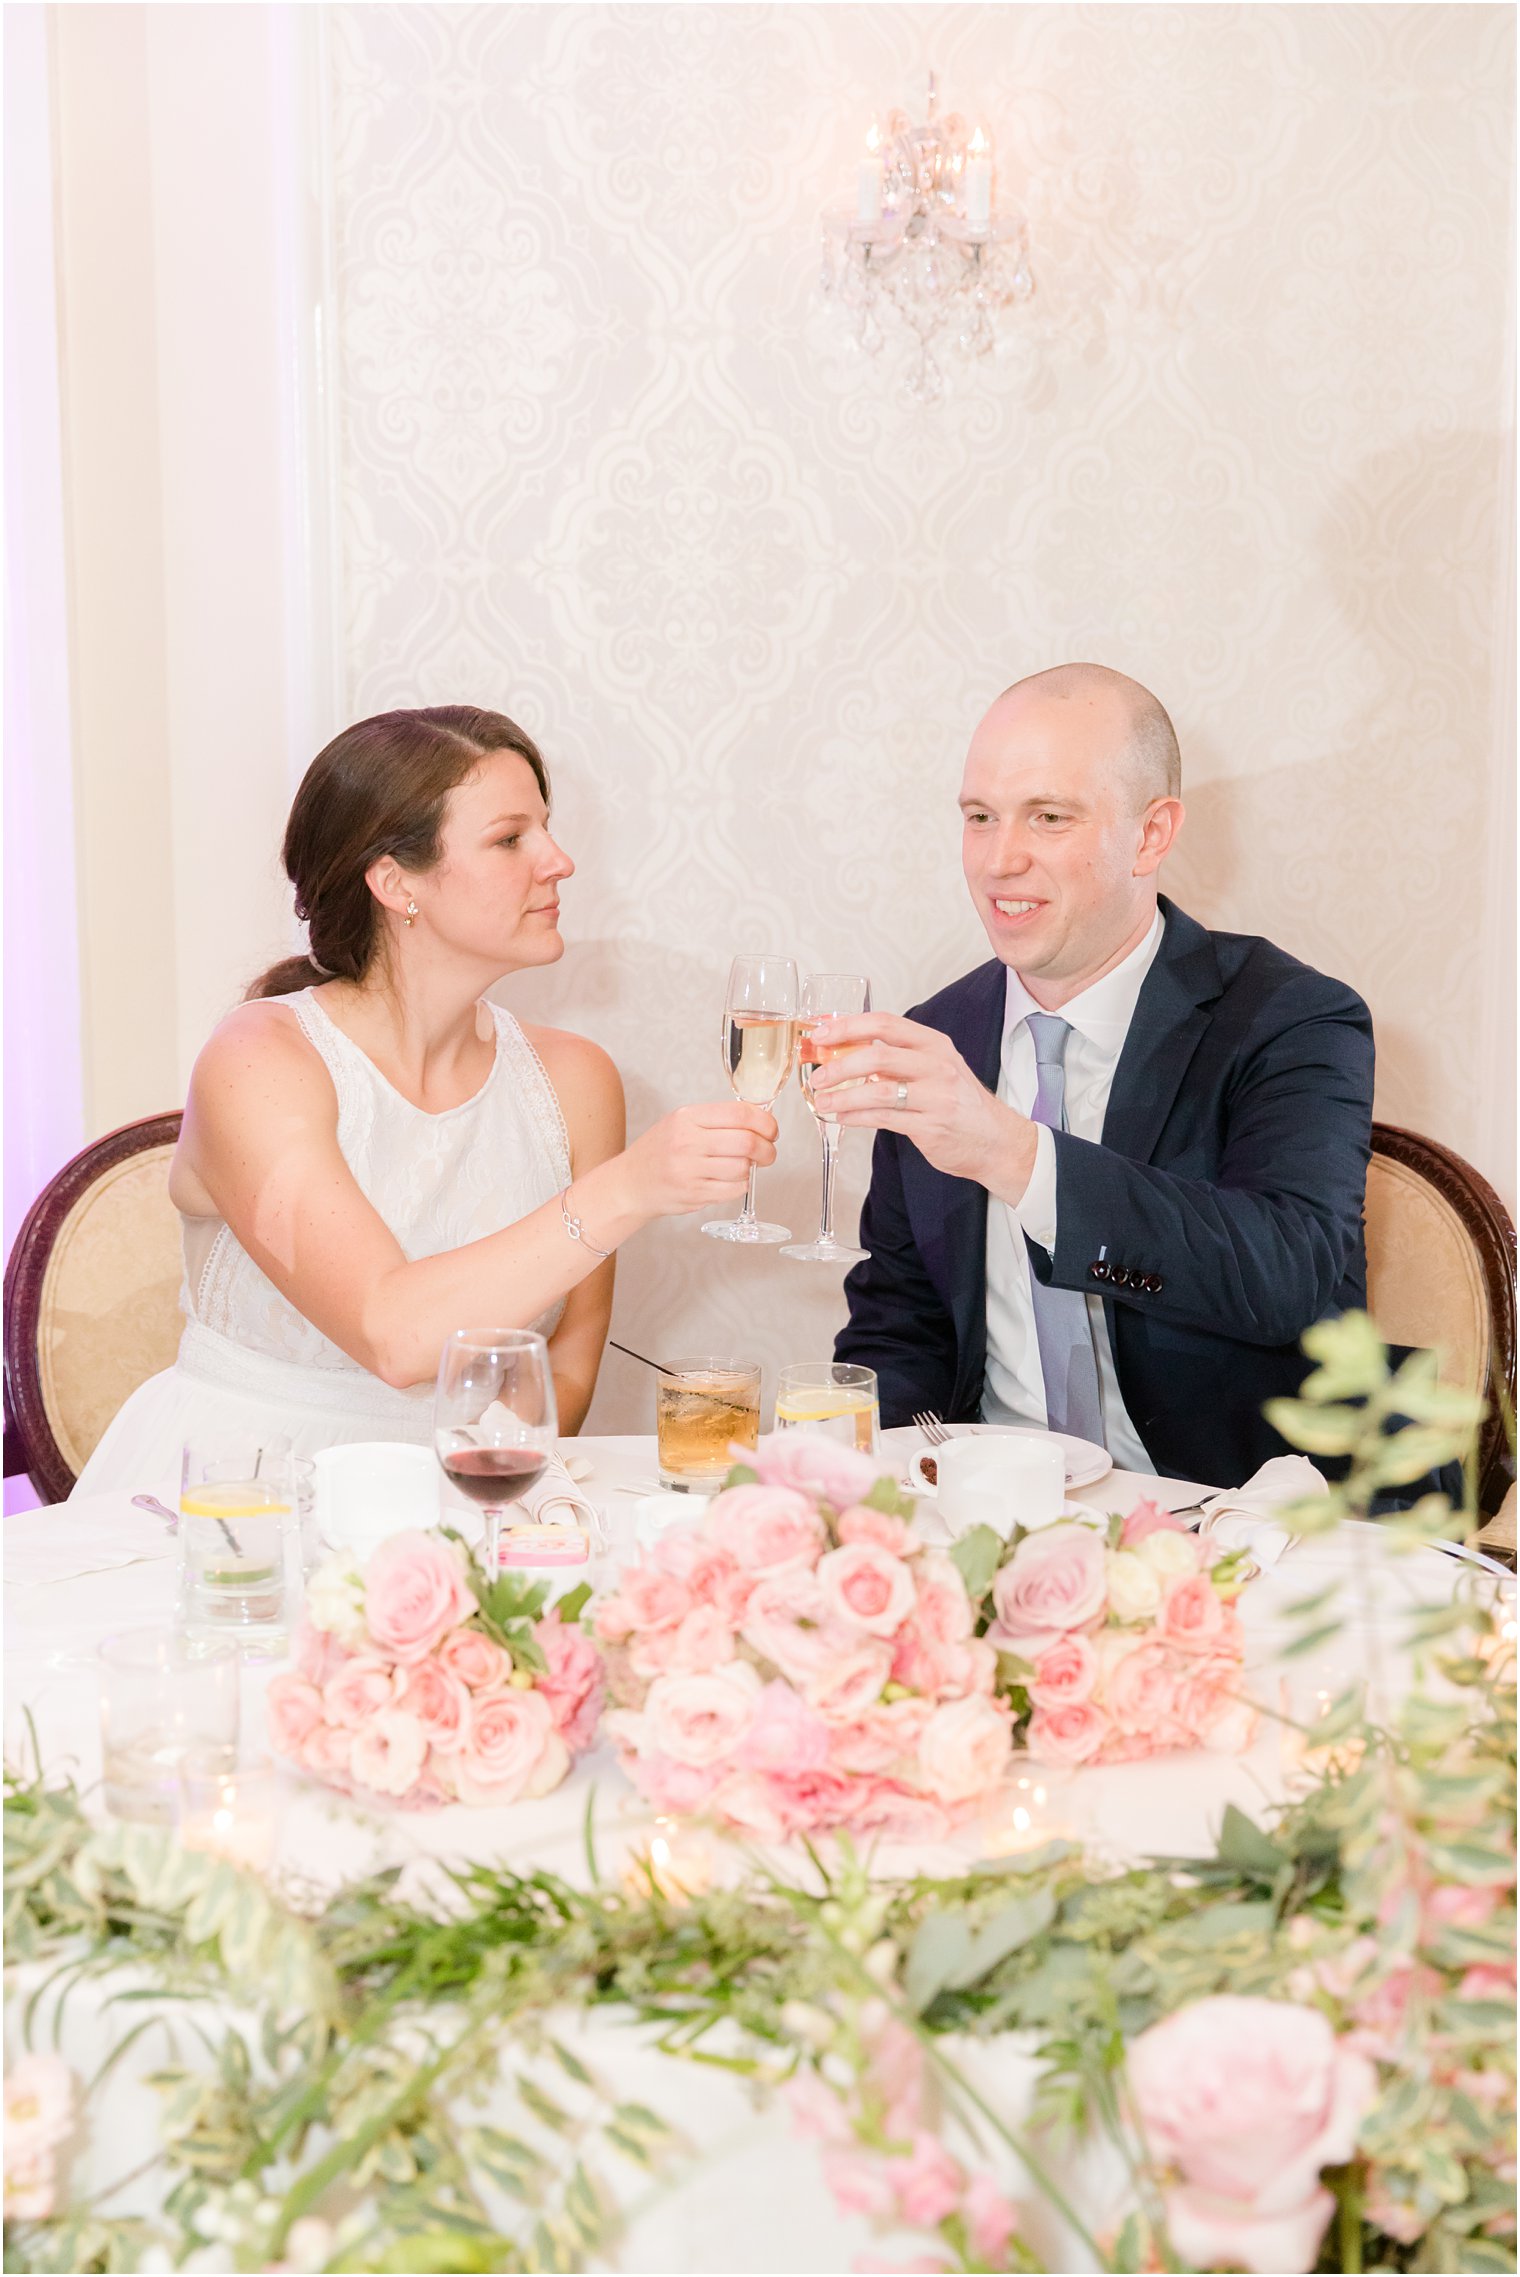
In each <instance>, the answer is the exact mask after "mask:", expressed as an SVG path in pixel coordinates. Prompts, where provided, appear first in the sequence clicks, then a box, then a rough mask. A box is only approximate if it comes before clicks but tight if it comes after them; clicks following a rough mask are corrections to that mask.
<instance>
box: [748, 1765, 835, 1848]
mask: <svg viewBox="0 0 1520 2277" xmlns="http://www.w3.org/2000/svg"><path fill="white" fill-rule="evenodd" d="M765 1784H766V1788H767V1790H768V1792H769V1794H770V1797H771V1799H772V1801H773V1802H774V1803H775V1805H776V1808H777V1810H778V1812H779V1813H780V1816H781V1819H782V1821H783V1823H784V1825H785V1827H786V1830H787V1832H788V1833H789V1834H808V1833H811V1832H812V1831H813V1829H814V1828H815V1827H822V1826H838V1825H839V1823H840V1821H841V1820H842V1819H844V1818H846V1817H847V1816H848V1815H849V1808H850V1796H851V1787H852V1782H851V1781H850V1780H848V1779H846V1778H845V1777H844V1776H843V1775H842V1774H841V1773H840V1772H838V1771H830V1770H827V1769H822V1770H817V1771H791V1772H778V1771H771V1772H767V1773H766V1775H765Z"/></svg>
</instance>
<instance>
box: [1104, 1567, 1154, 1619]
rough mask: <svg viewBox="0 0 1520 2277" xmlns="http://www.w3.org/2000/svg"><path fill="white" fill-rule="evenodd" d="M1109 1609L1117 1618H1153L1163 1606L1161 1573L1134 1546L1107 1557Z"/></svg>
mask: <svg viewBox="0 0 1520 2277" xmlns="http://www.w3.org/2000/svg"><path fill="white" fill-rule="evenodd" d="M1108 1609H1109V1611H1110V1613H1111V1614H1112V1615H1113V1617H1114V1619H1115V1620H1116V1621H1150V1620H1154V1619H1155V1617H1156V1614H1157V1613H1158V1612H1159V1611H1160V1609H1161V1576H1160V1574H1159V1573H1158V1572H1157V1571H1156V1568H1155V1567H1154V1566H1153V1565H1151V1564H1150V1563H1149V1562H1148V1561H1147V1560H1146V1559H1144V1558H1142V1557H1140V1556H1139V1555H1138V1553H1137V1552H1136V1551H1134V1550H1115V1551H1114V1553H1113V1555H1112V1557H1111V1558H1110V1559H1109V1561H1108Z"/></svg>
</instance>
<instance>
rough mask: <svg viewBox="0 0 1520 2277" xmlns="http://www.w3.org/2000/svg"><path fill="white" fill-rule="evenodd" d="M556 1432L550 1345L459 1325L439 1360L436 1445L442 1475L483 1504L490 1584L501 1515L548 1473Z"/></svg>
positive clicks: (528, 1333) (530, 1334) (526, 1335)
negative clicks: (544, 1473) (546, 1468)
mask: <svg viewBox="0 0 1520 2277" xmlns="http://www.w3.org/2000/svg"><path fill="white" fill-rule="evenodd" d="M558 1431H559V1410H558V1408H557V1406H556V1404H555V1398H554V1376H553V1373H552V1371H551V1369H550V1366H549V1347H548V1345H547V1344H546V1343H545V1342H544V1339H543V1338H542V1337H541V1336H540V1335H539V1334H538V1333H537V1331H536V1330H534V1329H531V1328H456V1329H455V1331H454V1333H453V1335H452V1336H451V1337H450V1338H449V1340H448V1342H447V1344H445V1346H444V1348H443V1353H442V1356H441V1358H440V1359H439V1362H438V1389H437V1391H436V1393H435V1394H434V1398H433V1446H434V1448H435V1450H436V1452H437V1456H438V1460H439V1462H440V1463H441V1464H442V1465H443V1475H444V1477H445V1478H446V1479H448V1480H449V1481H450V1483H451V1484H452V1485H454V1486H457V1487H458V1488H459V1490H460V1492H461V1493H462V1494H467V1495H468V1496H469V1498H470V1500H471V1501H472V1502H474V1503H477V1504H479V1505H480V1508H481V1511H482V1513H483V1515H484V1518H485V1528H486V1538H485V1565H486V1572H487V1573H488V1574H489V1575H490V1578H491V1579H492V1580H493V1581H494V1580H495V1579H496V1576H497V1574H498V1572H499V1570H500V1562H499V1547H498V1545H499V1543H500V1539H501V1516H502V1511H503V1510H504V1509H505V1508H506V1506H507V1504H508V1503H511V1502H516V1501H517V1500H518V1499H519V1497H520V1496H521V1495H523V1494H525V1493H526V1492H527V1490H528V1488H529V1487H530V1486H532V1485H533V1484H534V1482H535V1480H537V1479H538V1478H540V1477H541V1476H542V1475H543V1471H544V1466H545V1465H546V1464H547V1462H548V1460H549V1457H550V1456H551V1455H552V1454H553V1452H554V1441H555V1438H556V1436H557V1435H558Z"/></svg>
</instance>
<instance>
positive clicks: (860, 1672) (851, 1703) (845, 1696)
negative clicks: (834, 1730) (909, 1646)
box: [803, 1638, 892, 1724]
mask: <svg viewBox="0 0 1520 2277" xmlns="http://www.w3.org/2000/svg"><path fill="white" fill-rule="evenodd" d="M891 1673H892V1649H891V1647H890V1645H884V1644H882V1643H880V1642H879V1641H878V1640H877V1639H875V1638H872V1639H870V1640H868V1641H866V1642H861V1641H859V1639H858V1638H857V1640H856V1641H855V1642H854V1643H846V1644H844V1645H842V1646H841V1647H839V1648H838V1650H837V1651H836V1652H835V1653H834V1654H833V1655H831V1656H830V1658H828V1659H827V1660H825V1662H824V1664H823V1666H822V1667H821V1668H820V1669H818V1670H817V1671H816V1673H815V1674H813V1675H812V1676H810V1677H809V1678H808V1680H807V1683H806V1684H805V1685H804V1687H803V1690H804V1692H805V1694H806V1697H807V1702H808V1705H809V1707H812V1708H816V1709H817V1710H818V1713H819V1715H820V1716H822V1717H823V1718H824V1719H825V1721H827V1722H829V1723H841V1724H851V1723H855V1722H857V1721H858V1719H859V1718H860V1717H861V1716H863V1715H864V1714H865V1712H866V1710H867V1709H868V1708H870V1707H872V1706H873V1705H874V1704H875V1702H876V1701H878V1700H879V1699H880V1698H881V1688H882V1686H883V1685H884V1684H885V1683H886V1681H887V1678H888V1677H889V1676H890V1675H891Z"/></svg>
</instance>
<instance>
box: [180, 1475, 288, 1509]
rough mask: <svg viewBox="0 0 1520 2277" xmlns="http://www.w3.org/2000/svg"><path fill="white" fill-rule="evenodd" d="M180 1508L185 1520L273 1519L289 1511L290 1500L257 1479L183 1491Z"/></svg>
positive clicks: (232, 1481)
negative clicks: (262, 1484)
mask: <svg viewBox="0 0 1520 2277" xmlns="http://www.w3.org/2000/svg"><path fill="white" fill-rule="evenodd" d="M179 1507H180V1514H181V1516H182V1517H185V1518H274V1517H279V1516H282V1515H283V1514H284V1513H285V1512H286V1511H287V1510H289V1508H290V1498H289V1496H288V1495H284V1494H280V1493H277V1492H276V1490H275V1489H274V1488H273V1487H272V1486H261V1485H260V1484H259V1482H258V1480H257V1479H236V1480H225V1481H222V1480H219V1481H216V1482H215V1483H212V1484H208V1485H205V1486H189V1487H186V1488H185V1490H184V1492H183V1493H182V1494H181V1496H180V1498H179Z"/></svg>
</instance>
